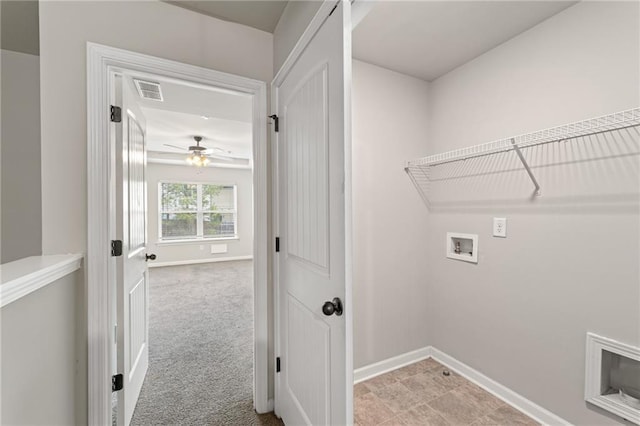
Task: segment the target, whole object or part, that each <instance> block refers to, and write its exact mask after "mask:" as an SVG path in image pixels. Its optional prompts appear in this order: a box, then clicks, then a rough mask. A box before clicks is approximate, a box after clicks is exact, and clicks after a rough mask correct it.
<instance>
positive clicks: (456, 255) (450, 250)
mask: <svg viewBox="0 0 640 426" xmlns="http://www.w3.org/2000/svg"><path fill="white" fill-rule="evenodd" d="M447 257H448V258H449V259H455V260H463V261H465V262H471V263H478V235H477V234H461V233H458V232H447Z"/></svg>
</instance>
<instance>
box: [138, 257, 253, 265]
mask: <svg viewBox="0 0 640 426" xmlns="http://www.w3.org/2000/svg"><path fill="white" fill-rule="evenodd" d="M251 259H253V256H251V255H249V256H232V257H214V258H211V259H196V260H176V261H173V262H148V263H149V268H159V267H161V266H178V265H196V264H198V263H213V262H230V261H232V260H251Z"/></svg>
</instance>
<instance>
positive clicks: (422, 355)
mask: <svg viewBox="0 0 640 426" xmlns="http://www.w3.org/2000/svg"><path fill="white" fill-rule="evenodd" d="M429 357H431V346H427V347H426V348H420V349H416V350H415V351H411V352H407V353H404V354H401V355H398V356H394V357H392V358H387V359H385V360H382V361H380V362H376V363H373V364H369V365H366V366H364V367H360V368H357V369H355V370H354V371H353V383H360V382H364V381H365V380H369V379H372V378H374V377H376V376H380V375H382V374H385V373H388V372H390V371H393V370H397V369H398V368H402V367H406V366H407V365H410V364H413V363H415V362H418V361H422V360H423V359H427V358H429Z"/></svg>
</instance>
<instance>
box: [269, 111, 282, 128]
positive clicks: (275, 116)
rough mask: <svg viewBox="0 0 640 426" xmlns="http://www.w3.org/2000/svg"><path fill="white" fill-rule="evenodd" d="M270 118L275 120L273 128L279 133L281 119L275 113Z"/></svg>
mask: <svg viewBox="0 0 640 426" xmlns="http://www.w3.org/2000/svg"><path fill="white" fill-rule="evenodd" d="M269 118H270V119H272V120H273V130H274V131H275V132H276V133H278V132H279V131H280V119H279V118H278V116H277V115H275V114H271V115H270V116H269Z"/></svg>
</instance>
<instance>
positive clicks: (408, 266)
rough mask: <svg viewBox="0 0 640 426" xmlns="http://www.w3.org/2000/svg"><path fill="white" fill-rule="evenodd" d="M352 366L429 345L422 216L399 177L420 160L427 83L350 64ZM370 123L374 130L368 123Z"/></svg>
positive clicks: (407, 182)
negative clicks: (409, 160) (412, 161)
mask: <svg viewBox="0 0 640 426" xmlns="http://www.w3.org/2000/svg"><path fill="white" fill-rule="evenodd" d="M351 93H352V102H353V107H352V111H353V121H352V126H353V228H354V236H353V242H354V248H353V299H354V300H353V309H354V367H355V368H359V367H363V366H365V365H368V364H372V363H374V362H378V361H382V360H384V359H387V358H390V357H392V356H396V355H399V354H402V353H405V352H409V351H412V350H415V349H419V348H422V347H425V346H427V345H428V344H429V341H428V330H429V329H430V328H431V324H429V323H428V316H427V310H426V309H425V304H426V300H427V297H428V294H427V290H428V287H427V283H426V281H425V275H426V273H427V265H426V262H425V261H424V256H425V252H426V251H427V227H426V222H425V217H426V214H427V213H426V211H425V209H424V206H423V204H422V201H421V200H420V199H419V198H418V197H416V194H415V189H414V188H413V185H412V183H411V181H410V180H409V179H408V178H407V175H406V173H405V172H404V161H405V160H406V159H407V158H414V157H419V156H422V155H424V146H425V142H426V138H427V131H428V127H427V120H425V117H426V116H427V114H428V90H427V83H426V82H425V81H423V80H419V79H417V78H413V77H409V76H406V75H403V74H399V73H396V72H393V71H389V70H386V69H384V68H380V67H377V66H375V65H370V64H367V63H364V62H361V61H357V60H354V61H353V87H352V92H351ZM372 123H375V125H372Z"/></svg>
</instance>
